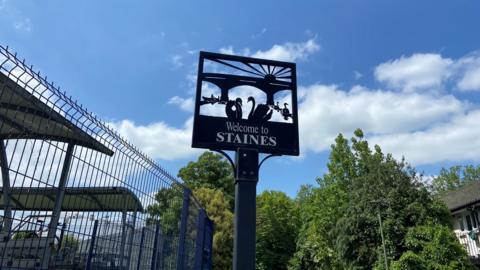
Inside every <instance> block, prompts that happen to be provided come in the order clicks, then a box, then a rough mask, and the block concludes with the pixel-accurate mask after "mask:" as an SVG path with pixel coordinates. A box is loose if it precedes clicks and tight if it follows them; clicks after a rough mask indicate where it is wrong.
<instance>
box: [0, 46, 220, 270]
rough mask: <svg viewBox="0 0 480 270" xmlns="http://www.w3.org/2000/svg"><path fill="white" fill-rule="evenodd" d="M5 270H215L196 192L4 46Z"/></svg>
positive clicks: (1, 233) (0, 251)
mask: <svg viewBox="0 0 480 270" xmlns="http://www.w3.org/2000/svg"><path fill="white" fill-rule="evenodd" d="M0 166H1V174H0V177H1V185H2V186H1V187H2V191H1V194H0V196H1V197H2V198H1V200H0V204H1V208H0V209H1V210H0V218H1V223H0V225H1V230H0V268H1V269H209V268H210V265H211V263H209V261H210V259H211V256H210V254H211V242H212V240H211V237H212V232H213V231H212V230H213V227H212V226H213V224H212V223H211V221H209V219H208V217H207V216H206V215H205V212H204V210H203V209H202V208H201V206H200V205H199V204H198V202H197V201H195V198H194V197H193V196H192V195H191V192H190V190H188V189H187V188H185V187H184V186H183V185H182V184H181V183H179V182H178V181H177V180H176V179H175V177H173V176H172V175H170V174H169V173H168V172H166V171H165V170H164V169H163V168H161V167H160V166H159V165H157V164H156V163H155V162H154V161H153V160H151V159H150V158H148V157H146V156H145V155H144V154H142V153H141V152H140V151H139V150H138V149H137V148H135V147H134V146H132V145H131V144H129V143H128V142H127V141H125V140H124V139H123V138H122V137H121V136H119V135H118V134H117V133H116V132H114V131H112V130H111V129H110V128H109V127H108V126H107V125H106V124H105V123H104V122H102V121H101V120H99V119H98V118H97V117H96V116H95V115H94V114H92V113H90V112H88V111H87V110H86V109H85V108H84V107H83V106H81V105H79V104H78V103H77V102H76V101H74V100H73V99H72V98H71V97H68V96H67V95H66V93H65V92H62V91H61V90H60V89H59V88H58V87H56V86H54V84H53V83H50V82H49V81H47V78H46V77H43V76H41V75H40V73H38V72H34V71H33V68H32V67H31V66H27V65H26V64H25V61H24V60H22V61H20V60H19V59H18V58H17V56H16V54H12V53H11V52H10V51H9V50H8V48H4V47H1V46H0Z"/></svg>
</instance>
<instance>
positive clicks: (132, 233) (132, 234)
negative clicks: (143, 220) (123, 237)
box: [127, 209, 137, 269]
mask: <svg viewBox="0 0 480 270" xmlns="http://www.w3.org/2000/svg"><path fill="white" fill-rule="evenodd" d="M136 221H137V209H135V212H133V219H132V232H131V233H130V240H129V241H130V245H129V246H128V259H127V269H130V262H131V259H132V248H133V245H134V243H133V241H135V223H136Z"/></svg>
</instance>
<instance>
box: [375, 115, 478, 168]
mask: <svg viewBox="0 0 480 270" xmlns="http://www.w3.org/2000/svg"><path fill="white" fill-rule="evenodd" d="M479 121H480V110H474V111H471V112H469V113H467V114H461V115H458V116H456V117H455V118H453V119H452V120H451V121H449V122H448V123H442V124H437V125H435V126H434V127H432V128H429V129H427V130H425V131H416V132H412V133H406V132H404V133H399V134H390V135H388V136H387V135H381V136H373V137H372V138H370V141H371V142H373V143H376V144H379V145H380V146H381V147H382V149H384V150H385V151H387V152H390V153H393V154H394V156H396V157H401V156H405V158H406V160H407V161H409V162H412V163H414V164H416V165H418V164H432V163H435V162H439V161H455V162H459V161H467V160H475V161H479V160H480V152H479V151H478V149H479V148H480V126H479V125H478V123H479Z"/></svg>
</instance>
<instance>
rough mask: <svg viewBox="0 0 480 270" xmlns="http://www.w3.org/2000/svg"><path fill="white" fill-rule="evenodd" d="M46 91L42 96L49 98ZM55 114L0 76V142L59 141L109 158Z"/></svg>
mask: <svg viewBox="0 0 480 270" xmlns="http://www.w3.org/2000/svg"><path fill="white" fill-rule="evenodd" d="M48 91H49V90H45V92H44V93H42V96H43V95H45V96H46V97H48V96H50V95H51V94H49V93H48ZM46 92H47V93H46ZM50 98H51V97H50ZM59 111H60V110H58V111H57V110H55V109H54V108H53V107H50V106H48V105H46V104H45V103H44V102H42V101H41V100H40V99H38V98H37V97H36V96H34V95H32V94H31V93H30V92H29V91H27V90H26V89H25V88H24V87H22V86H20V85H19V84H17V83H15V82H14V81H13V80H12V79H11V78H9V77H8V76H6V75H5V74H3V73H1V72H0V123H2V124H1V125H0V139H12V138H13V139H42V140H52V141H60V142H66V143H73V144H75V145H80V146H84V147H88V148H90V149H94V150H96V151H99V152H102V153H104V154H107V155H110V156H111V155H113V151H112V150H110V149H108V148H107V147H106V146H105V145H103V144H102V143H100V142H99V141H97V140H96V139H95V138H93V137H92V136H90V135H89V134H88V133H86V132H85V131H83V130H82V129H80V128H78V127H77V126H75V125H74V124H73V123H72V122H70V121H69V120H68V119H67V118H66V117H65V115H62V114H60V113H59Z"/></svg>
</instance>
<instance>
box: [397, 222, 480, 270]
mask: <svg viewBox="0 0 480 270" xmlns="http://www.w3.org/2000/svg"><path fill="white" fill-rule="evenodd" d="M405 245H406V246H407V248H408V251H407V252H405V253H403V254H402V256H401V257H400V258H399V259H398V260H396V261H394V262H393V263H392V267H391V269H393V270H409V269H419V270H422V269H425V270H434V269H435V270H462V269H472V268H473V266H472V264H471V262H470V261H469V260H468V257H467V254H466V251H465V249H463V248H462V247H461V246H460V245H459V244H458V241H457V239H456V237H455V236H454V235H453V234H452V231H451V229H450V228H448V227H446V226H441V225H429V226H417V227H413V228H411V229H409V231H408V233H407V235H406V238H405Z"/></svg>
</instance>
